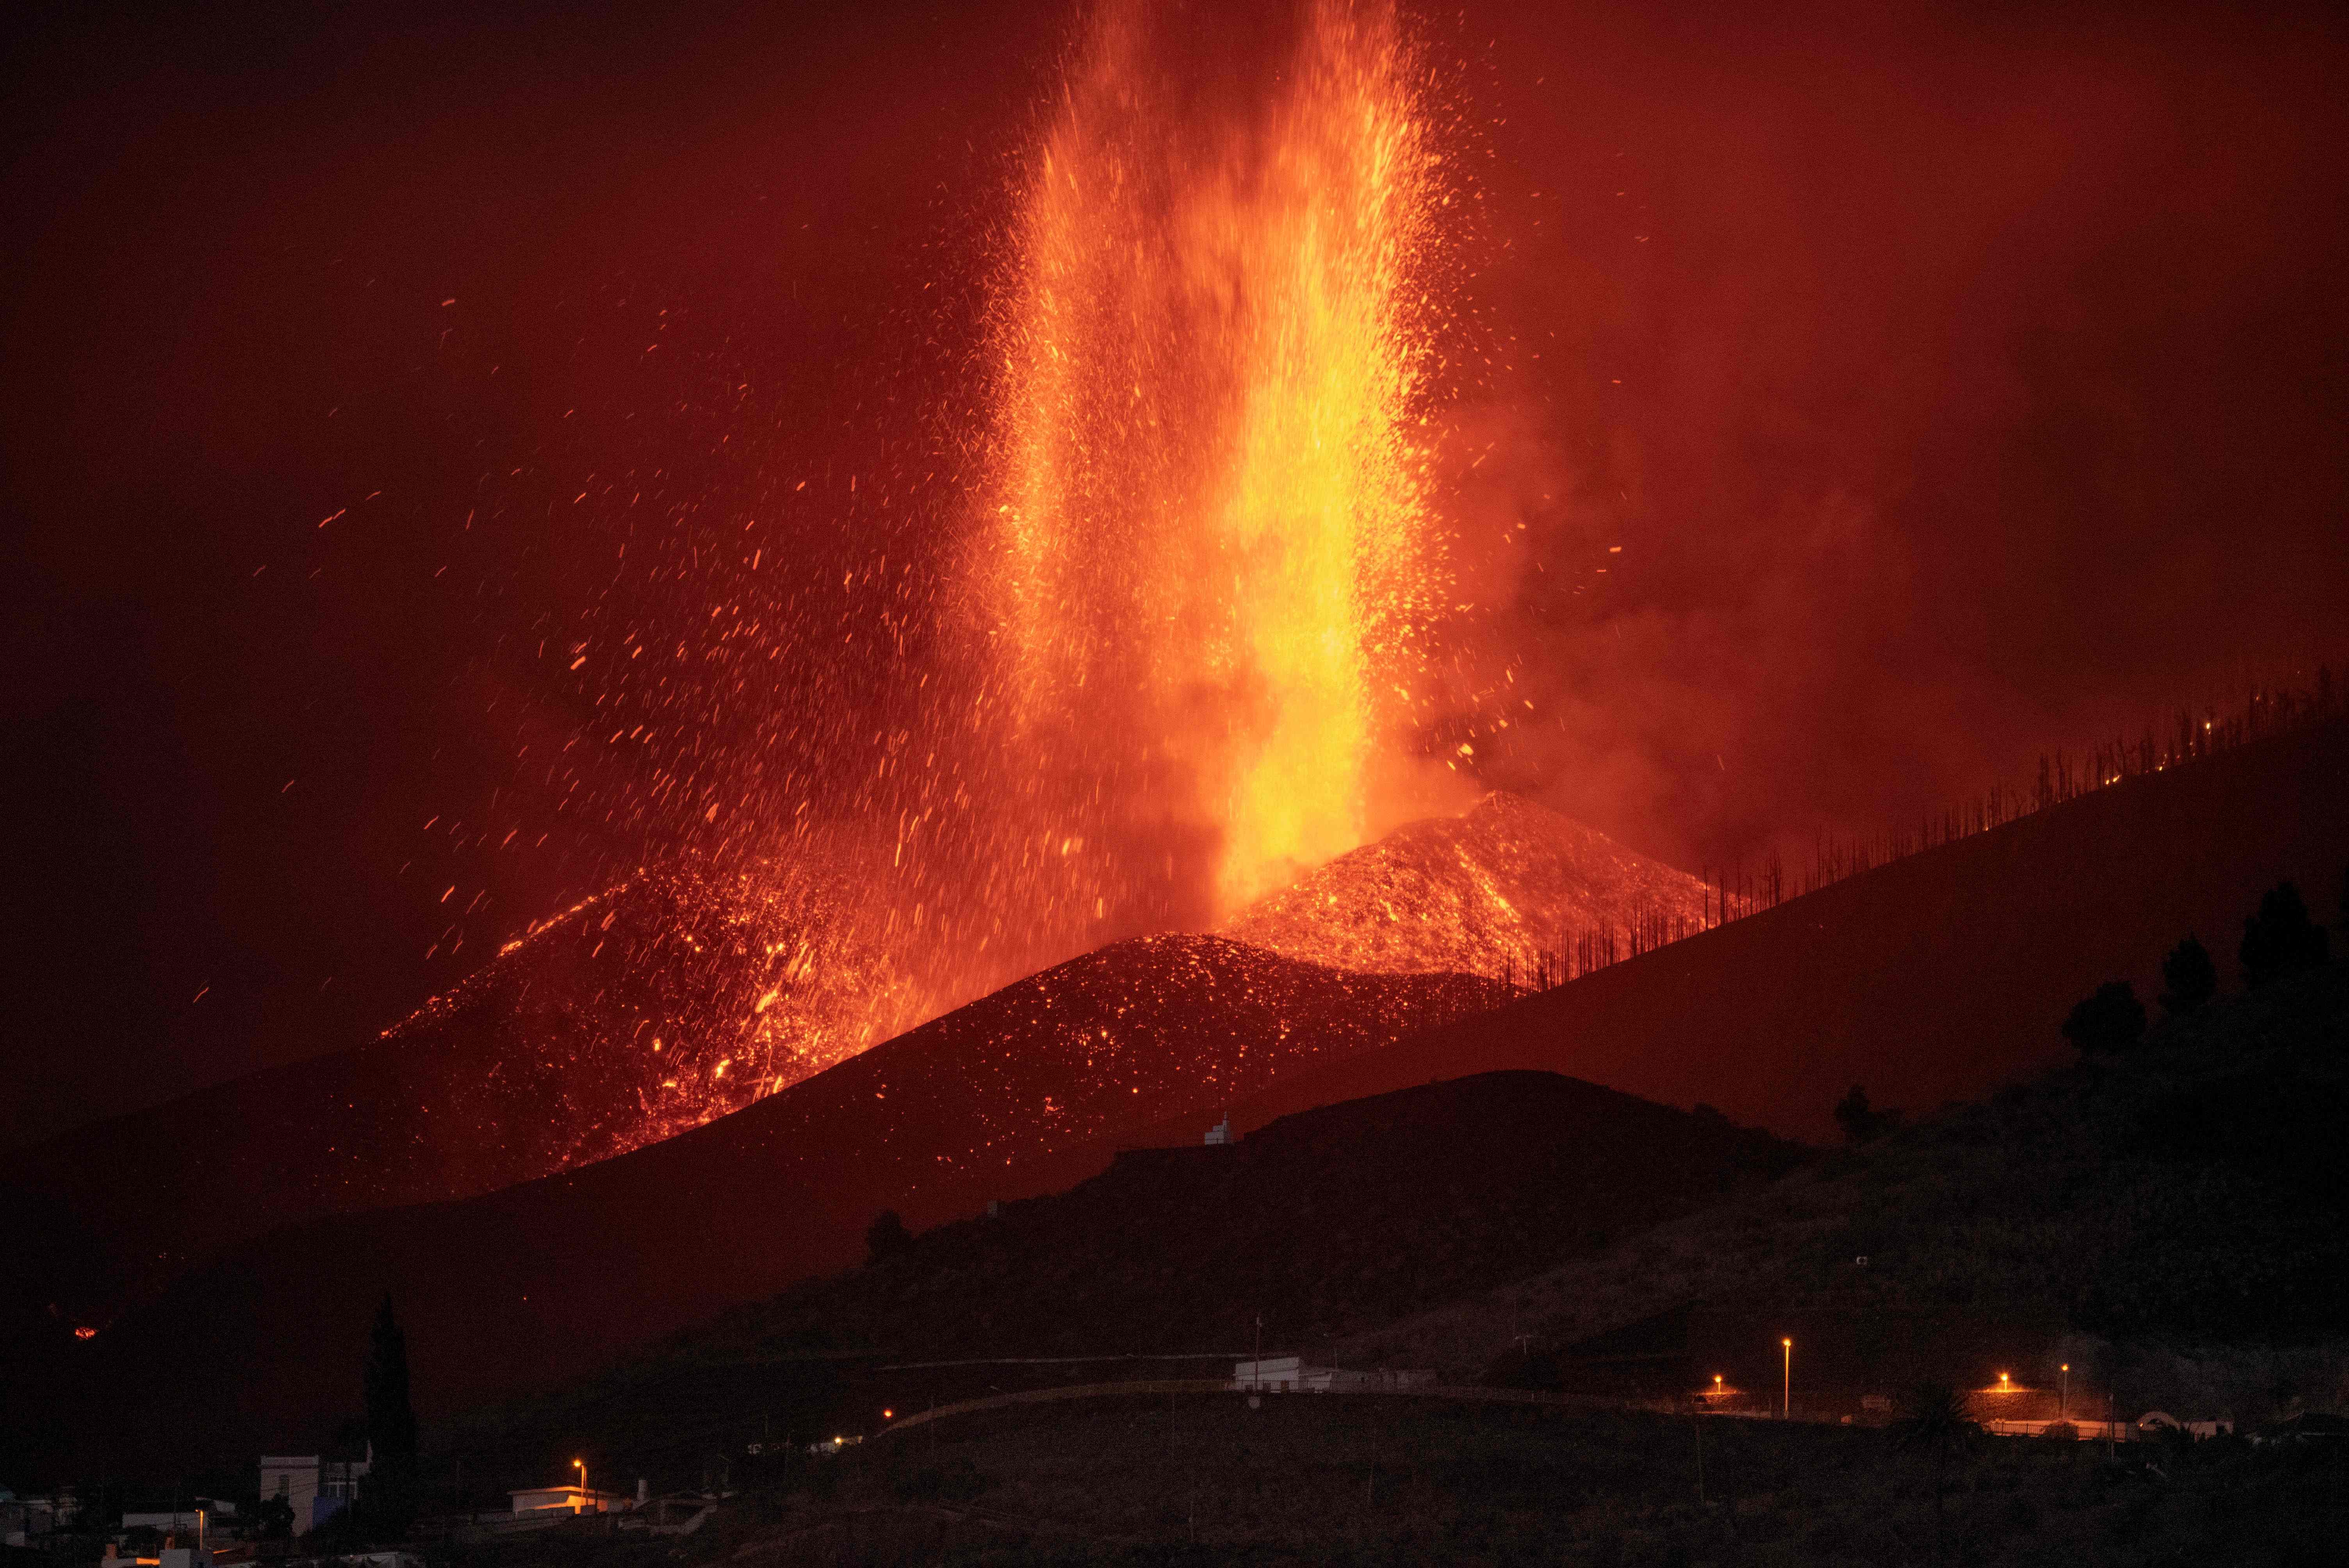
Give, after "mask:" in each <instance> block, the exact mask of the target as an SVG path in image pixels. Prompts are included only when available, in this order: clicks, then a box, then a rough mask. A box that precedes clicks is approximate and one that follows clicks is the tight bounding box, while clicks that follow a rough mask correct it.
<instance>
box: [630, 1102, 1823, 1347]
mask: <svg viewBox="0 0 2349 1568" xmlns="http://www.w3.org/2000/svg"><path fill="white" fill-rule="evenodd" d="M1805 1158H1806V1151H1805V1150H1802V1149H1800V1148H1797V1147H1796V1146H1795V1145H1792V1144H1788V1143H1785V1142H1783V1141H1781V1140H1777V1139H1775V1138H1772V1137H1770V1136H1769V1135H1768V1134H1767V1133H1763V1132H1755V1131H1752V1130H1745V1129H1740V1128H1736V1127H1733V1126H1732V1125H1731V1124H1730V1123H1729V1122H1727V1121H1726V1120H1723V1119H1721V1118H1718V1117H1711V1116H1696V1115H1691V1114H1690V1113H1688V1112H1686V1111H1678V1110H1668V1109H1665V1108H1663V1107H1662V1106H1658V1105H1651V1104H1648V1103H1647V1102H1646V1101H1644V1100H1638V1099H1632V1098H1631V1097H1630V1096H1629V1095H1622V1094H1617V1093H1615V1092H1614V1091H1613V1090H1611V1089H1605V1088H1599V1087H1598V1086H1596V1085H1594V1084H1587V1083H1581V1082H1578V1081H1577V1080H1575V1079H1573V1078H1559V1077H1557V1075H1555V1074H1551V1073H1522V1072H1512V1073H1488V1074H1485V1075H1483V1076H1481V1077H1477V1078H1460V1079H1456V1080H1454V1081H1452V1082H1447V1083H1437V1084H1427V1085H1423V1086H1422V1087H1420V1088H1409V1089H1402V1090H1399V1091H1398V1092H1396V1093H1393V1094H1388V1095H1380V1096H1376V1097H1374V1098H1372V1099H1364V1100H1354V1101H1350V1102H1348V1103H1346V1104H1344V1105H1336V1106H1324V1107H1322V1108H1320V1109H1316V1110H1309V1111H1302V1112H1299V1114H1297V1115H1295V1116H1289V1117H1284V1118H1282V1119H1280V1120H1278V1121H1276V1122H1274V1123H1273V1124H1272V1125H1271V1126H1269V1127H1267V1128H1265V1129H1263V1130H1261V1131H1259V1132H1257V1133H1256V1134H1255V1135H1254V1136H1252V1137H1250V1138H1247V1139H1246V1140H1242V1141H1241V1142H1239V1143H1237V1144H1231V1145H1224V1146H1200V1145H1193V1146H1189V1147H1185V1148H1180V1149H1164V1150H1130V1151H1128V1152H1126V1153H1123V1154H1121V1155H1120V1156H1119V1157H1118V1158H1117V1160H1116V1161H1115V1162H1114V1163H1112V1165H1111V1167H1110V1169H1109V1170H1108V1171H1104V1172H1102V1174H1101V1175H1099V1176H1096V1177H1094V1178H1092V1180H1091V1181H1085V1182H1082V1183H1081V1184H1080V1185H1078V1186H1077V1187H1076V1188H1075V1189H1074V1190H1072V1191H1068V1192H1065V1193H1061V1194H1058V1195H1054V1196H1050V1197H1041V1198H1035V1199H1030V1200H1027V1201H1025V1202H1016V1203H1009V1204H1005V1205H1003V1206H1002V1208H1001V1210H1000V1212H999V1214H998V1215H997V1216H995V1217H991V1218H989V1217H981V1218H976V1219H970V1220H964V1221H959V1222H955V1223H951V1224H947V1225H943V1226H940V1227H938V1228H937V1229H935V1230H933V1231H930V1232H928V1233H926V1234H924V1235H922V1236H920V1237H918V1238H916V1239H914V1240H913V1241H912V1242H911V1243H908V1244H905V1245H902V1246H900V1247H899V1248H898V1249H896V1250H895V1252H894V1253H891V1254H889V1255H888V1256H885V1257H880V1258H876V1259H875V1260H874V1263H873V1264H872V1265H871V1266H868V1267H866V1268H864V1269H862V1270H857V1271H854V1272H851V1273H847V1274H840V1275H836V1276H834V1277H832V1278H829V1279H824V1280H820V1281H813V1282H811V1283H810V1284H806V1285H803V1286H802V1287H800V1288H798V1289H796V1290H793V1291H792V1292H789V1293H787V1294H785V1295H783V1296H781V1298H779V1299H777V1300H775V1301H772V1302H769V1303H764V1304H761V1305H758V1306H755V1307H750V1308H745V1309H743V1310H742V1311H740V1312H738V1313H735V1314H731V1315H729V1316H728V1317H727V1318H726V1319H725V1320H723V1321H722V1322H721V1323H720V1324H719V1325H717V1326H713V1327H712V1328H711V1329H709V1330H708V1331H706V1332H701V1333H697V1334H693V1335H689V1336H687V1337H686V1339H685V1342H684V1344H683V1345H681V1346H678V1347H676V1349H675V1350H674V1351H673V1352H672V1353H674V1354H681V1355H690V1354H714V1353H717V1352H719V1351H720V1350H730V1351H734V1352H739V1353H741V1354H746V1355H756V1354H759V1353H761V1351H765V1352H770V1353H771V1352H772V1351H773V1350H776V1349H780V1348H789V1347H792V1346H799V1345H802V1344H810V1343H813V1344H823V1345H842V1344H854V1345H874V1346H882V1347H885V1348H886V1349H887V1350H888V1351H889V1352H890V1353H891V1354H893V1355H900V1356H912V1355H916V1354H918V1355H924V1356H941V1357H947V1356H985V1355H995V1356H1050V1355H1082V1354H1087V1353H1099V1352H1102V1351H1103V1350H1114V1351H1119V1352H1130V1353H1133V1354H1137V1355H1150V1354H1160V1353H1176V1352H1189V1351H1208V1350H1221V1349H1226V1348H1228V1347H1230V1346H1246V1345H1247V1344H1248V1343H1249V1339H1250V1336H1251V1334H1252V1333H1253V1331H1254V1326H1255V1321H1254V1320H1255V1319H1256V1317H1257V1316H1258V1315H1261V1316H1262V1317H1263V1318H1264V1326H1265V1332H1266V1333H1267V1334H1268V1336H1270V1337H1271V1339H1272V1341H1273V1342H1276V1343H1278V1344H1281V1345H1287V1346H1297V1345H1302V1344H1320V1343H1326V1342H1327V1340H1328V1339H1329V1337H1330V1336H1332V1335H1335V1334H1342V1333H1347V1332H1350V1331H1351V1330H1353V1329H1355V1328H1357V1327H1360V1326H1363V1325H1365V1324H1371V1323H1378V1322H1382V1321H1385V1320H1387V1319H1391V1318H1392V1317H1394V1316H1396V1315H1400V1314H1402V1313H1403V1312H1407V1311H1410V1310H1412V1309H1413V1308H1415V1307H1418V1306H1422V1305H1430V1304H1433V1303H1434V1302H1438V1301H1443V1300H1447V1299H1450V1298H1452V1297H1454V1296H1456V1295H1459V1294H1461V1293H1462V1292H1463V1291H1464V1290H1467V1289H1474V1288H1478V1287H1480V1286H1482V1285H1486V1284H1497V1283H1500V1282H1502V1281H1506V1280H1507V1279H1510V1278H1514V1277H1516V1276H1519V1275H1522V1274H1528V1273H1531V1272H1533V1271H1534V1270H1536V1269H1537V1268H1540V1267H1542V1266H1545V1265H1546V1264H1548V1263H1550V1262H1554V1261H1556V1260H1558V1259H1562V1258H1565V1257H1568V1256H1571V1255H1573V1254H1575V1253H1581V1252H1587V1251H1590V1250H1593V1249H1595V1248H1597V1247H1599V1246H1604V1245H1606V1244H1607V1243H1609V1242H1610V1241H1612V1240H1614V1239H1616V1238H1617V1237H1620V1236H1623V1235H1628V1234H1630V1233H1634V1232H1636V1231H1638V1230H1639V1229H1640V1228H1641V1227H1643V1226H1646V1225H1651V1224H1654V1223H1656V1222H1659V1221H1661V1220H1664V1219H1668V1218H1671V1217H1672V1216H1674V1215H1677V1214H1681V1213H1684V1212H1688V1211H1689V1210H1691V1209H1693V1208H1697V1207H1700V1206H1702V1205H1703V1204H1704V1203H1706V1202H1713V1201H1716V1200H1718V1199H1719V1198H1721V1197H1722V1196H1723V1195H1725V1194H1726V1193H1728V1192H1730V1191H1734V1190H1736V1189H1737V1188H1739V1187H1741V1186H1751V1185H1757V1184H1759V1183H1761V1182H1763V1181H1768V1180H1770V1179H1772V1178H1775V1177H1776V1176H1779V1175H1782V1174H1784V1173H1785V1171H1789V1170H1791V1169H1793V1168H1794V1167H1795V1165H1797V1164H1799V1163H1800V1162H1801V1161H1803V1160H1804V1159H1805Z"/></svg>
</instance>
